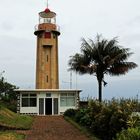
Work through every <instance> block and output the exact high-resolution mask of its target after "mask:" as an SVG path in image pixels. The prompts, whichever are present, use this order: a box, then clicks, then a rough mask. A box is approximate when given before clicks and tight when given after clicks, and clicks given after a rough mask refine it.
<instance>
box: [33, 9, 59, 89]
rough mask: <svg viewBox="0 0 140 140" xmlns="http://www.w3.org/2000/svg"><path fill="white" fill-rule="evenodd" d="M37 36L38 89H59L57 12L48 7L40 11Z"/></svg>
mask: <svg viewBox="0 0 140 140" xmlns="http://www.w3.org/2000/svg"><path fill="white" fill-rule="evenodd" d="M34 34H35V35H36V36H37V60H36V89H58V88H59V75H58V36H59V35H60V31H59V26H58V25H56V13H55V12H53V11H51V10H50V9H48V8H46V9H45V10H44V11H42V12H40V13H39V24H38V25H37V26H36V27H35V32H34Z"/></svg>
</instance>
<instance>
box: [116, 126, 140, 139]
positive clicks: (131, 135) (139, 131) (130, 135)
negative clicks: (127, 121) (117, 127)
mask: <svg viewBox="0 0 140 140" xmlns="http://www.w3.org/2000/svg"><path fill="white" fill-rule="evenodd" d="M114 140H140V128H138V127H136V128H128V129H127V130H122V131H121V132H120V133H119V134H117V137H116V139H114Z"/></svg>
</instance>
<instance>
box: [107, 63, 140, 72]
mask: <svg viewBox="0 0 140 140" xmlns="http://www.w3.org/2000/svg"><path fill="white" fill-rule="evenodd" d="M136 67H137V64H136V63H134V62H122V63H115V64H114V65H113V66H112V67H111V68H110V69H108V70H107V71H108V73H109V74H110V75H123V74H126V73H127V72H128V71H129V70H131V69H134V68H136Z"/></svg>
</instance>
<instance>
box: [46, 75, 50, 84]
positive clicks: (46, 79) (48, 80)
mask: <svg viewBox="0 0 140 140" xmlns="http://www.w3.org/2000/svg"><path fill="white" fill-rule="evenodd" d="M48 81H49V79H48V75H47V76H46V82H47V83H48Z"/></svg>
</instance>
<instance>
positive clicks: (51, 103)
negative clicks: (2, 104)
mask: <svg viewBox="0 0 140 140" xmlns="http://www.w3.org/2000/svg"><path fill="white" fill-rule="evenodd" d="M16 92H17V94H18V97H19V99H18V103H19V105H18V108H17V110H18V113H21V114H30V115H61V114H63V113H64V112H65V111H66V110H67V109H69V108H73V109H77V108H78V107H79V93H80V90H64V89H63V90H62V89H59V90H58V89H56V90H55V89H38V90H37V89H35V90H31V89H30V90H23V89H22V90H21V89H19V90H16Z"/></svg>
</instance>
